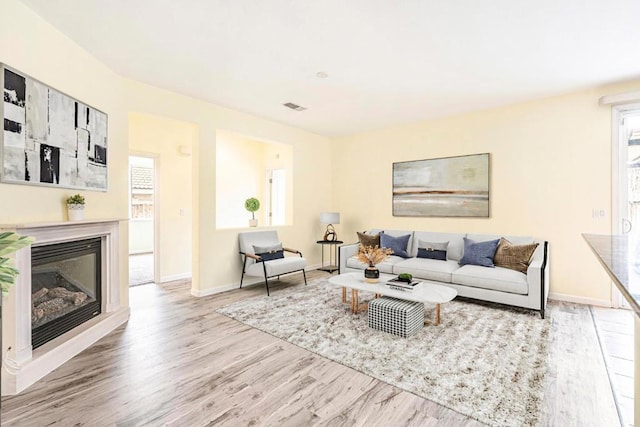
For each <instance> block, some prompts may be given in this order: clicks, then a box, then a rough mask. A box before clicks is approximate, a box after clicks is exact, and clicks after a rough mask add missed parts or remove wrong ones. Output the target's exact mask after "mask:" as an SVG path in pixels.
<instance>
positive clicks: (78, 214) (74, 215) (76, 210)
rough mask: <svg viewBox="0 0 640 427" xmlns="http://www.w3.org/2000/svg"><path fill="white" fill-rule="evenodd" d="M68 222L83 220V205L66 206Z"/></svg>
mask: <svg viewBox="0 0 640 427" xmlns="http://www.w3.org/2000/svg"><path fill="white" fill-rule="evenodd" d="M67 215H69V221H82V220H83V219H84V205H67Z"/></svg>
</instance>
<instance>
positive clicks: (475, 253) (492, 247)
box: [458, 237, 500, 267]
mask: <svg viewBox="0 0 640 427" xmlns="http://www.w3.org/2000/svg"><path fill="white" fill-rule="evenodd" d="M499 242H500V239H496V240H489V241H486V242H475V241H474V240H471V239H467V238H466V237H465V238H464V255H463V256H462V259H461V260H460V262H459V263H458V264H460V265H467V264H471V265H480V266H482V267H495V266H494V265H493V256H494V255H495V253H496V249H497V248H498V243H499Z"/></svg>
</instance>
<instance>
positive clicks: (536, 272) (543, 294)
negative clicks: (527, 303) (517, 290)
mask: <svg viewBox="0 0 640 427" xmlns="http://www.w3.org/2000/svg"><path fill="white" fill-rule="evenodd" d="M527 284H528V286H529V296H531V297H532V298H535V300H536V301H539V302H540V303H539V307H538V309H539V310H540V314H541V315H542V317H543V318H544V309H545V308H546V306H547V297H548V296H549V242H547V241H544V242H540V245H539V246H538V248H537V249H536V251H535V252H534V254H533V259H532V260H531V263H530V264H529V268H527Z"/></svg>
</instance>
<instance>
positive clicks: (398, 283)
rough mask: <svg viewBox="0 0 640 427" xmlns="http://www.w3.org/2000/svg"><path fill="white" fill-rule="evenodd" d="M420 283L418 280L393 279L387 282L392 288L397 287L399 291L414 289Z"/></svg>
mask: <svg viewBox="0 0 640 427" xmlns="http://www.w3.org/2000/svg"><path fill="white" fill-rule="evenodd" d="M419 283H420V282H419V281H417V280H412V281H410V282H406V281H404V280H399V279H391V280H389V281H388V282H387V283H386V285H387V286H388V287H390V288H391V289H396V290H399V291H412V290H413V289H414V288H415V287H416V285H418V284H419Z"/></svg>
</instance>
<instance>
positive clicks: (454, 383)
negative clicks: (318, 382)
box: [216, 280, 551, 426]
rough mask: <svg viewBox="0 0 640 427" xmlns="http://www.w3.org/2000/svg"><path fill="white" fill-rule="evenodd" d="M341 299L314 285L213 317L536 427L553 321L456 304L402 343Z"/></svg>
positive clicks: (450, 402)
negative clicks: (225, 318) (371, 325)
mask: <svg viewBox="0 0 640 427" xmlns="http://www.w3.org/2000/svg"><path fill="white" fill-rule="evenodd" d="M341 295H342V291H341V289H340V288H337V287H335V286H333V285H330V284H329V283H328V282H327V281H325V280H318V281H315V282H310V283H309V285H308V286H304V285H302V286H295V287H292V288H288V289H284V290H281V291H276V292H272V294H271V296H270V297H267V296H266V295H265V296H260V297H255V298H250V299H247V300H244V301H240V302H237V303H234V304H231V305H228V306H226V307H222V308H220V309H218V310H216V311H217V312H218V313H221V314H223V315H225V316H228V317H231V318H233V319H236V320H238V321H240V322H242V323H245V324H247V325H250V326H253V327H255V328H257V329H260V330H262V331H264V332H267V333H269V334H271V335H274V336H276V337H278V338H281V339H283V340H285V341H288V342H290V343H292V344H295V345H297V346H299V347H302V348H304V349H306V350H309V351H311V352H314V353H316V354H319V355H321V356H324V357H326V358H328V359H331V360H333V361H336V362H338V363H341V364H343V365H345V366H348V367H350V368H353V369H356V370H358V371H360V372H363V373H365V374H367V375H369V376H372V377H374V378H377V379H379V380H381V381H384V382H386V383H388V384H391V385H393V386H396V387H398V388H401V389H403V390H406V391H409V392H411V393H415V394H416V395H418V396H421V397H424V398H425V399H429V400H431V401H433V402H436V403H438V404H440V405H443V406H446V407H448V408H451V409H453V410H455V411H458V412H460V413H462V414H465V415H468V416H470V417H472V418H475V419H476V420H478V421H481V422H483V423H486V424H489V425H499V426H504V425H510V426H514V425H537V424H539V420H540V416H541V408H542V398H543V395H544V376H545V372H546V370H547V363H546V362H547V346H548V338H549V330H550V325H551V320H550V319H548V318H547V319H545V320H542V319H541V318H540V315H539V314H538V313H537V312H534V311H530V310H521V309H517V308H508V307H505V306H498V305H493V304H488V303H475V302H469V301H459V300H457V299H456V300H454V301H452V302H450V303H447V304H443V305H442V306H441V312H442V319H441V323H440V325H439V326H434V325H425V326H424V328H422V329H421V330H420V332H419V333H418V334H416V335H414V336H412V337H410V338H400V337H397V336H395V335H390V334H387V333H384V332H380V331H376V330H373V329H370V328H369V327H368V325H367V314H366V312H364V313H360V314H357V315H353V314H352V313H351V312H350V305H349V304H343V303H342V299H341ZM372 297H373V295H372V294H368V293H365V292H360V300H361V301H366V300H368V299H371V298H372ZM434 312H435V308H434V307H432V306H429V305H427V306H426V307H425V316H427V317H429V316H431V317H433V316H434Z"/></svg>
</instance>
